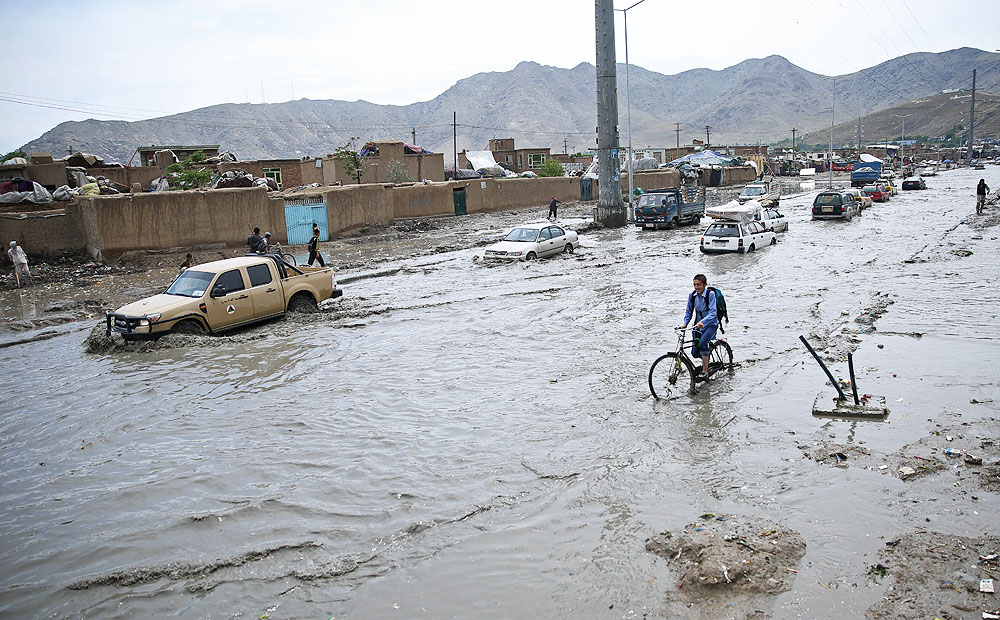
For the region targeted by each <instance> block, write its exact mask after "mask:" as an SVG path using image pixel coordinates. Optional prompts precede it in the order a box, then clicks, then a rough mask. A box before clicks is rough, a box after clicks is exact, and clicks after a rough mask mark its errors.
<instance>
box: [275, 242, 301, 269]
mask: <svg viewBox="0 0 1000 620" xmlns="http://www.w3.org/2000/svg"><path fill="white" fill-rule="evenodd" d="M268 254H275V255H277V256H279V257H281V260H283V261H284V262H286V263H288V264H289V265H292V266H293V267H295V266H296V263H295V257H294V256H293V255H291V254H289V253H288V252H282V251H281V242H280V241H278V242H275V243H274V244H273V245H272V246H271V247H269V248H268Z"/></svg>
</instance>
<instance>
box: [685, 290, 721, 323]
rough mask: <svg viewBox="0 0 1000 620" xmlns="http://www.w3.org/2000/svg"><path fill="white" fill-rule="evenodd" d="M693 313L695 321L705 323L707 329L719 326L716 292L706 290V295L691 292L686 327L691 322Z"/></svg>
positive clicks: (686, 314)
mask: <svg viewBox="0 0 1000 620" xmlns="http://www.w3.org/2000/svg"><path fill="white" fill-rule="evenodd" d="M706 297H707V299H706ZM692 311H693V313H694V315H695V319H697V320H698V321H701V322H702V323H704V324H705V328H706V329H708V328H711V327H718V326H719V317H718V315H717V314H716V308H715V291H710V290H708V289H707V288H706V289H705V294H704V295H695V292H694V291H691V294H690V295H689V296H688V303H687V310H686V311H685V312H684V325H687V324H688V323H690V322H691V314H692Z"/></svg>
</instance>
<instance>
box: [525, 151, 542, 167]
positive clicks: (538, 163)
mask: <svg viewBox="0 0 1000 620" xmlns="http://www.w3.org/2000/svg"><path fill="white" fill-rule="evenodd" d="M544 163H545V153H531V154H529V155H528V167H529V168H541V167H542V164H544Z"/></svg>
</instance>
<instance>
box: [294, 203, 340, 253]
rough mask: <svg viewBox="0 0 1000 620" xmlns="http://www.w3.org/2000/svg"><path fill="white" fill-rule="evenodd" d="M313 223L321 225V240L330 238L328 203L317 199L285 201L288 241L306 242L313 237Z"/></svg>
mask: <svg viewBox="0 0 1000 620" xmlns="http://www.w3.org/2000/svg"><path fill="white" fill-rule="evenodd" d="M313 224H316V225H317V226H318V227H319V240H320V241H328V240H329V239H330V227H329V224H327V220H326V204H325V203H324V202H322V201H319V202H317V201H316V200H315V199H313V200H309V199H297V200H295V199H293V200H286V201H285V228H286V229H287V230H288V243H289V244H292V245H295V244H306V243H309V240H310V239H312V236H313V235H312V231H313Z"/></svg>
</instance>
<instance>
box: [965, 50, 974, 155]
mask: <svg viewBox="0 0 1000 620" xmlns="http://www.w3.org/2000/svg"><path fill="white" fill-rule="evenodd" d="M975 124H976V70H975V69H973V70H972V103H971V104H969V152H968V154H967V155H966V156H965V163H967V164H969V165H970V166H971V165H972V128H973V127H974V126H975Z"/></svg>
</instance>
